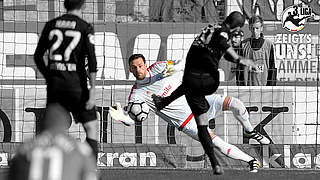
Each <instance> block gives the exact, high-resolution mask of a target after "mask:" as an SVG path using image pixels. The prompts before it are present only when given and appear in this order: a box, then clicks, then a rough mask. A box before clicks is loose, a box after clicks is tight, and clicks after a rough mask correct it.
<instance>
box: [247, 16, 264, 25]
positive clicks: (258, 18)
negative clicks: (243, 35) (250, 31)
mask: <svg viewBox="0 0 320 180" xmlns="http://www.w3.org/2000/svg"><path fill="white" fill-rule="evenodd" d="M258 22H260V23H261V25H263V19H262V17H261V16H252V17H251V18H250V19H249V25H252V24H255V23H258Z"/></svg>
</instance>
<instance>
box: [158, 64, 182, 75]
mask: <svg viewBox="0 0 320 180" xmlns="http://www.w3.org/2000/svg"><path fill="white" fill-rule="evenodd" d="M180 62H181V60H177V61H167V67H166V69H165V70H164V71H163V73H162V77H167V76H171V75H172V74H173V73H175V72H177V71H181V70H182V69H181V67H179V66H178V64H180Z"/></svg>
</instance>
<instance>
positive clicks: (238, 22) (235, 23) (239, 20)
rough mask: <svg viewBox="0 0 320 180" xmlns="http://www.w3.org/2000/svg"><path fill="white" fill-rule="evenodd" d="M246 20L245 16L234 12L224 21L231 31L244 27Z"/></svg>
mask: <svg viewBox="0 0 320 180" xmlns="http://www.w3.org/2000/svg"><path fill="white" fill-rule="evenodd" d="M244 21H245V18H244V16H243V15H242V14H241V13H240V12H238V11H233V12H232V13H230V14H229V16H228V17H227V18H226V20H225V21H224V23H225V24H228V25H229V27H230V29H233V28H236V27H243V25H244Z"/></svg>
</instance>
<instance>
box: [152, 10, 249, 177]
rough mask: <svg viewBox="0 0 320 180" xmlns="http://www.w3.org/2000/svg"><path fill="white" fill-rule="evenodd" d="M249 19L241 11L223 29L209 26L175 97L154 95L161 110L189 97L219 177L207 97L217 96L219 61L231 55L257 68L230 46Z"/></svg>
mask: <svg viewBox="0 0 320 180" xmlns="http://www.w3.org/2000/svg"><path fill="white" fill-rule="evenodd" d="M244 21H245V18H244V16H243V15H242V14H241V13H240V12H237V11H235V12H232V13H231V14H230V15H229V16H228V17H227V18H226V19H225V20H224V22H223V24H222V26H221V28H217V29H213V28H214V27H213V26H211V25H209V26H207V27H205V28H204V29H203V30H202V32H201V33H200V35H199V36H198V37H196V38H195V40H194V42H193V43H192V45H191V47H190V49H189V51H188V54H187V58H186V65H185V70H184V75H183V81H182V84H181V85H180V87H179V88H177V89H176V90H175V91H174V92H173V93H172V95H170V96H168V97H165V98H163V99H162V98H161V97H160V96H153V98H154V100H155V105H156V107H157V108H158V110H160V109H162V108H163V107H165V106H167V105H168V104H170V103H171V102H172V101H174V100H175V99H177V98H178V97H180V96H182V95H185V96H186V99H187V102H188V104H189V106H190V108H191V111H192V114H193V115H194V118H195V120H196V123H197V127H198V136H199V141H200V142H201V144H202V146H203V149H204V151H205V153H206V154H207V155H208V157H209V160H210V162H211V164H212V167H213V168H214V169H213V170H214V173H215V174H221V173H217V172H219V169H221V167H220V165H219V162H218V161H217V160H216V158H215V155H214V151H213V144H212V141H211V137H210V135H209V133H208V130H207V128H208V125H209V121H208V115H207V111H208V110H209V107H210V106H209V104H208V101H207V100H206V98H205V96H206V95H209V94H212V93H215V92H216V90H217V89H218V87H219V84H220V79H219V71H218V66H219V61H220V59H221V57H222V56H223V55H224V54H225V53H228V54H229V55H230V56H231V57H232V58H230V59H227V60H229V61H231V62H234V63H241V64H244V65H250V66H252V67H255V64H254V63H253V61H252V60H251V59H245V58H242V57H241V56H239V55H238V54H237V53H236V52H235V51H234V49H233V48H232V47H231V46H230V44H229V43H228V41H229V35H230V33H232V32H233V31H236V30H239V29H240V28H241V27H242V26H243V25H244Z"/></svg>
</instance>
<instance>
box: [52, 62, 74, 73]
mask: <svg viewBox="0 0 320 180" xmlns="http://www.w3.org/2000/svg"><path fill="white" fill-rule="evenodd" d="M50 70H58V71H77V66H76V64H73V63H60V62H54V63H51V64H50Z"/></svg>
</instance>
